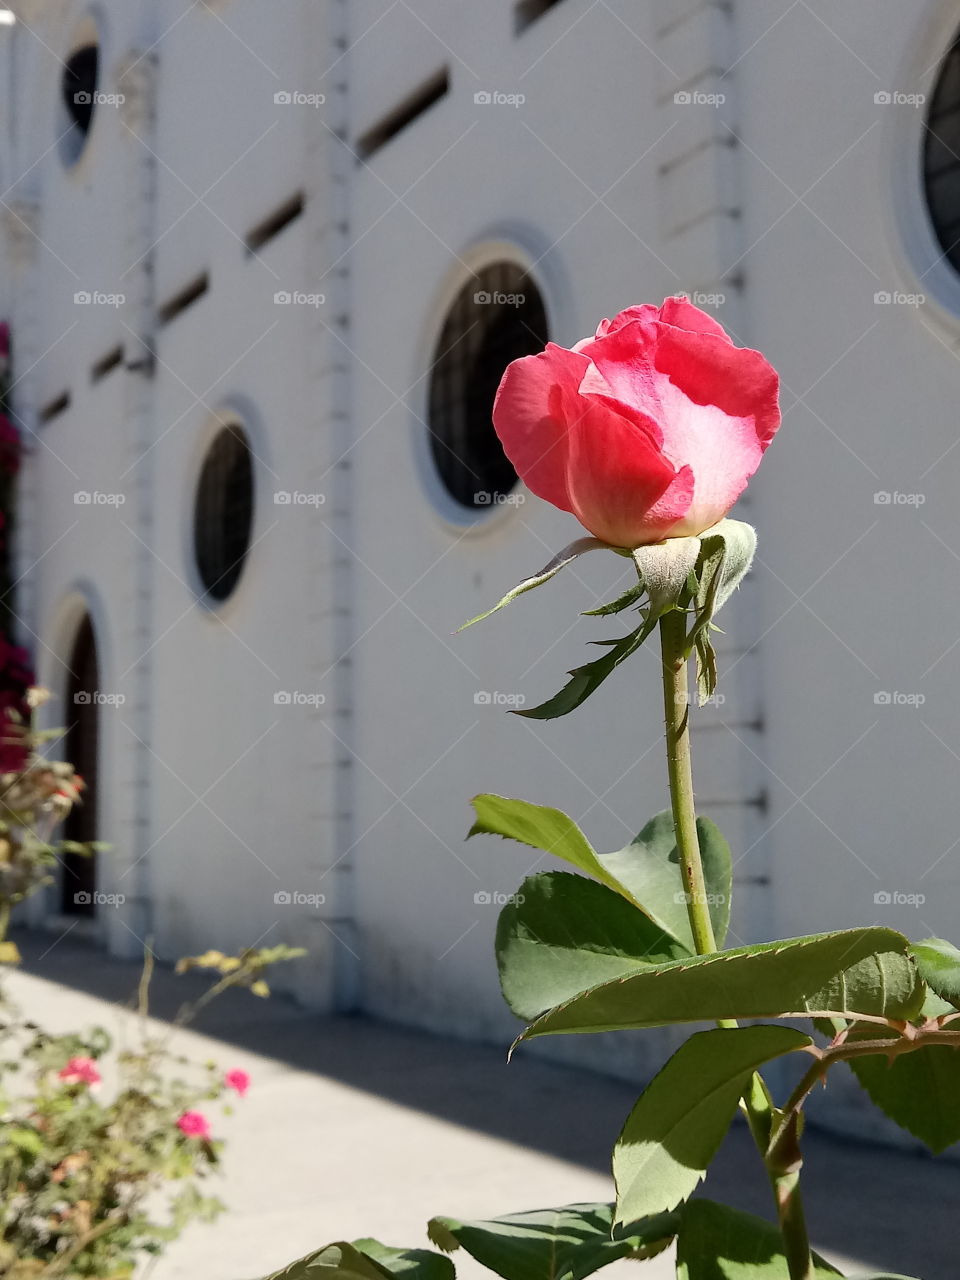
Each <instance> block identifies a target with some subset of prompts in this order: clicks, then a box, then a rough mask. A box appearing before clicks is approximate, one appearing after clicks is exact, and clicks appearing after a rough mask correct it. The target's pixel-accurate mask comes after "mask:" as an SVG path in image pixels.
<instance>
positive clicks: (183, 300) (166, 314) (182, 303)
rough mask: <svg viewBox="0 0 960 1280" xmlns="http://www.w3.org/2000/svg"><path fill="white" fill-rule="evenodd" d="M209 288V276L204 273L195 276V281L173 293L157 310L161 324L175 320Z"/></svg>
mask: <svg viewBox="0 0 960 1280" xmlns="http://www.w3.org/2000/svg"><path fill="white" fill-rule="evenodd" d="M209 288H210V276H209V274H208V273H207V272H206V271H204V273H203V274H202V275H199V276H197V278H196V279H195V280H191V282H190V283H189V284H188V285H187V286H186V288H184V289H181V290H180V292H179V293H175V294H174V295H173V297H172V298H170V299H168V300H167V301H166V302H165V303H164V304H163V305H162V306H161V307H160V309H159V311H158V313H157V314H158V317H159V320H160V323H161V324H169V323H170V321H171V320H175V319H176V318H177V316H180V315H182V314H183V313H184V311H186V310H187V308H188V307H192V306H193V304H194V303H195V302H197V301H198V300H199V299H200V298H202V297H203V295H204V294H205V293H206V292H207V290H208V289H209Z"/></svg>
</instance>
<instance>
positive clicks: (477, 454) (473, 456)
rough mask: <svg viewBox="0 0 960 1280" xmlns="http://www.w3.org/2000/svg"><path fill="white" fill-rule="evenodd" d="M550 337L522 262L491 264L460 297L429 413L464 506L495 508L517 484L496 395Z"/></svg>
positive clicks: (439, 356)
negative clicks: (506, 376) (516, 364)
mask: <svg viewBox="0 0 960 1280" xmlns="http://www.w3.org/2000/svg"><path fill="white" fill-rule="evenodd" d="M548 336H549V335H548V332H547V313H546V308H545V307H544V304H543V298H542V297H541V296H540V292H539V290H538V289H537V287H536V285H535V284H534V282H533V280H532V278H531V277H530V276H529V274H528V273H527V272H525V271H524V270H523V268H522V267H519V266H517V265H516V263H513V262H498V263H495V264H494V265H492V266H489V267H485V268H484V269H483V270H482V271H480V272H478V273H477V274H476V275H475V276H473V277H472V278H471V280H470V282H469V283H468V284H466V285H465V286H464V287H463V289H461V291H460V293H459V294H458V295H457V297H456V299H455V300H454V303H453V306H452V307H451V308H450V311H449V313H448V315H447V318H446V320H445V321H444V325H443V329H442V330H441V333H440V338H439V341H438V343H437V350H436V354H435V356H434V364H433V373H432V378H431V382H430V408H429V418H430V449H431V452H432V455H433V461H434V464H435V465H436V469H437V473H438V474H439V476H440V479H441V481H442V482H443V486H444V488H445V489H446V491H447V493H448V494H449V495H450V497H451V498H453V500H454V501H455V502H456V503H457V504H458V505H459V506H461V507H464V508H466V509H468V510H470V511H473V510H475V509H484V508H487V507H490V506H491V505H495V504H496V503H498V502H500V501H502V499H503V498H504V497H505V496H506V495H507V494H508V493H509V492H510V491H511V489H513V488H514V487H515V486H516V484H517V473H516V472H515V471H514V469H513V467H512V466H511V464H510V461H509V459H508V458H507V456H506V454H505V453H504V452H503V448H502V446H501V444H500V441H499V439H498V438H497V433H496V432H495V431H494V429H493V420H492V415H493V401H494V397H495V395H496V393H497V387H498V386H499V385H500V379H501V378H502V377H503V371H504V370H505V369H506V367H507V365H508V364H509V363H510V362H511V361H512V360H518V359H519V358H520V357H521V356H529V355H533V354H534V353H535V352H537V351H542V350H543V347H544V346H545V345H546V342H547V338H548Z"/></svg>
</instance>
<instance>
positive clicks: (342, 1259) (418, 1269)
mask: <svg viewBox="0 0 960 1280" xmlns="http://www.w3.org/2000/svg"><path fill="white" fill-rule="evenodd" d="M454 1275H455V1271H454V1267H453V1264H452V1263H451V1261H450V1259H449V1258H445V1257H443V1255H442V1254H439V1253H433V1252H432V1250H430V1249H394V1248H391V1247H390V1246H389V1245H385V1244H381V1243H380V1242H379V1240H354V1242H353V1243H352V1244H348V1243H347V1242H346V1241H345V1240H339V1241H336V1242H335V1243H334V1244H328V1245H325V1246H324V1247H323V1248H322V1249H318V1250H317V1251H316V1253H310V1254H308V1255H307V1256H306V1257H305V1258H300V1260H299V1261H297V1262H292V1263H291V1264H290V1266H289V1267H285V1268H284V1269H283V1271H275V1272H274V1273H273V1274H272V1275H271V1276H269V1277H268V1280H453V1278H454Z"/></svg>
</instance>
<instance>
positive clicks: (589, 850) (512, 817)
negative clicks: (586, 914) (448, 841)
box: [467, 793, 640, 906]
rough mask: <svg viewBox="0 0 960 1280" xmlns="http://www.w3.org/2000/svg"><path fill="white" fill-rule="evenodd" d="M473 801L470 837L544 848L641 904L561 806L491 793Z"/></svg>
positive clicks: (477, 797) (468, 834)
mask: <svg viewBox="0 0 960 1280" xmlns="http://www.w3.org/2000/svg"><path fill="white" fill-rule="evenodd" d="M471 804H472V805H473V810H474V812H475V813H476V815H477V820H476V822H475V823H474V824H473V826H472V827H471V828H470V830H469V831H468V832H467V839H468V840H469V839H470V838H471V836H476V835H490V836H503V838H504V839H505V840H516V841H518V843H520V844H525V845H528V846H529V847H530V848H531V849H542V850H543V852H544V853H552V854H553V855H554V857H557V858H562V859H563V860H564V862H569V863H570V864H571V866H574V867H577V868H579V870H581V871H585V872H586V873H587V875H589V876H593V878H594V879H595V880H599V881H600V882H601V883H602V884H605V885H606V886H607V887H608V888H610V889H613V890H614V891H615V892H616V893H621V894H623V896H624V897H626V898H628V899H629V900H630V901H632V902H633V903H634V905H635V906H640V903H639V902H637V901H636V900H635V899H633V898H632V897H631V896H630V894H629V893H628V892H627V891H626V890H625V889H624V887H623V885H621V884H620V882H619V881H618V880H617V879H616V877H615V876H614V875H612V874H611V873H610V872H609V871H607V870H606V868H605V867H604V866H603V863H602V862H601V861H600V858H599V856H598V855H597V853H596V851H595V849H594V847H593V845H592V844H591V843H590V841H589V840H588V839H587V837H586V836H585V835H584V834H583V832H582V831H581V830H580V828H579V827H578V826H577V824H576V823H575V822H574V820H573V819H572V818H571V817H568V815H567V814H565V813H563V812H562V811H561V810H560V809H550V808H548V807H547V806H546V805H541V804H531V803H530V802H529V801H528V800H510V799H508V798H507V797H506V796H496V795H491V794H489V793H488V794H485V795H479V796H474V798H473V800H472V801H471Z"/></svg>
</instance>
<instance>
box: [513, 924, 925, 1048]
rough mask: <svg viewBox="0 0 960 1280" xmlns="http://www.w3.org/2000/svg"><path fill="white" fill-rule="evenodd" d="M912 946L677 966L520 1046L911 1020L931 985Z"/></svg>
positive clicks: (597, 999) (579, 1005)
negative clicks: (702, 1029)
mask: <svg viewBox="0 0 960 1280" xmlns="http://www.w3.org/2000/svg"><path fill="white" fill-rule="evenodd" d="M908 946H909V944H908V942H907V940H906V938H904V937H903V935H902V934H899V933H895V932H894V931H893V930H892V929H879V928H876V929H849V930H844V931H842V932H839V933H826V934H818V935H814V936H812V937H808V938H793V939H788V940H786V941H781V942H767V943H762V944H760V945H758V946H752V947H739V948H737V949H736V950H733V951H721V952H717V953H714V954H712V955H707V956H696V957H694V958H692V959H690V960H677V961H673V962H672V963H670V964H666V965H660V966H657V967H654V968H650V969H644V970H641V971H639V972H638V973H635V974H628V975H627V976H626V977H624V978H620V979H616V980H614V981H612V982H605V983H602V984H601V985H599V986H597V987H593V988H592V989H591V990H589V991H585V992H583V993H582V994H581V995H579V996H575V997H574V998H573V999H572V1000H568V1001H567V1002H566V1003H565V1004H562V1005H560V1006H559V1007H558V1008H556V1009H552V1010H551V1011H550V1012H549V1013H547V1014H544V1015H543V1016H542V1017H541V1018H538V1019H537V1021H536V1022H534V1023H533V1024H532V1025H531V1026H529V1027H528V1028H527V1029H526V1031H525V1032H524V1033H523V1035H522V1036H520V1040H524V1039H528V1038H530V1037H532V1036H542V1035H562V1034H569V1033H585V1032H594V1031H617V1030H624V1029H627V1028H633V1027H658V1026H664V1025H667V1024H670V1023H679V1022H715V1021H718V1020H721V1019H724V1018H770V1017H774V1018H776V1017H780V1016H782V1015H785V1014H798V1013H804V1012H807V1013H813V1012H816V1013H818V1014H824V1013H828V1012H830V1013H833V1012H835V1013H839V1014H842V1015H844V1016H850V1017H852V1016H855V1015H856V1014H858V1013H865V1014H871V1015H876V1016H882V1017H890V1018H911V1017H913V1016H914V1015H915V1014H916V1012H917V1010H918V1009H919V1008H920V1006H921V1004H922V1003H923V984H922V983H921V982H920V980H919V977H918V975H917V972H916V969H915V967H914V964H913V961H912V959H911V958H910V957H909V955H908V953H907V949H908Z"/></svg>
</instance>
